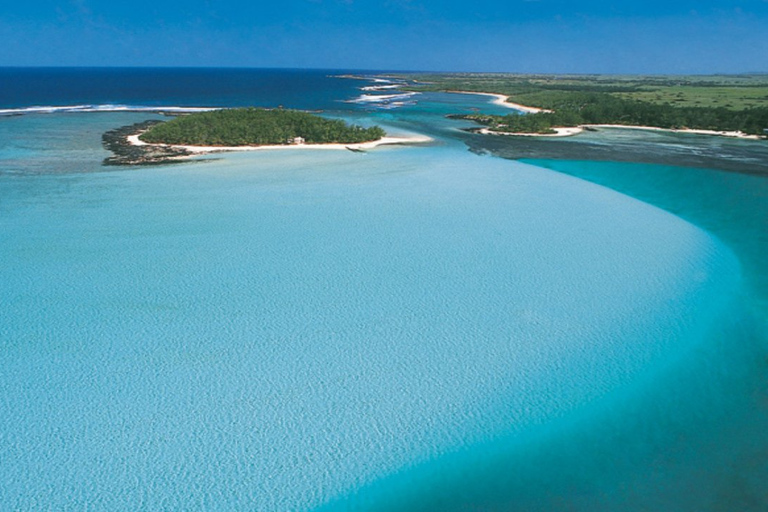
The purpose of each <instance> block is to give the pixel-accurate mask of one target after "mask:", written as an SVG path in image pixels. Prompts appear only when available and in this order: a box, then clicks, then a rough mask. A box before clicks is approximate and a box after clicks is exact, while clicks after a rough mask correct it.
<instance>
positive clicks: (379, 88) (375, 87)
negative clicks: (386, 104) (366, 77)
mask: <svg viewBox="0 0 768 512" xmlns="http://www.w3.org/2000/svg"><path fill="white" fill-rule="evenodd" d="M398 87H401V85H399V84H397V85H395V84H393V85H369V86H368V87H362V88H361V89H360V90H361V91H386V90H390V89H397V88H398Z"/></svg>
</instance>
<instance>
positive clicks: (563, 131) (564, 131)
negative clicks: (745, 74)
mask: <svg viewBox="0 0 768 512" xmlns="http://www.w3.org/2000/svg"><path fill="white" fill-rule="evenodd" d="M444 92H447V93H451V94H478V95H481V96H491V97H493V98H495V99H494V100H493V102H492V103H493V104H495V105H500V106H503V107H508V108H511V109H514V110H518V111H520V112H524V113H526V114H538V113H542V112H544V113H551V112H553V111H552V110H547V109H543V108H538V107H529V106H527V105H521V104H519V103H514V102H511V101H507V100H508V99H509V98H510V97H509V96H506V95H504V94H497V93H492V92H473V91H454V90H450V91H444ZM589 128H622V129H628V130H652V131H661V132H671V133H688V134H692V135H715V136H719V137H729V138H735V139H745V140H762V139H763V138H764V137H761V136H760V135H750V134H747V133H744V132H740V131H727V130H701V129H694V128H660V127H658V126H634V125H625V124H582V125H579V126H561V127H553V128H552V129H553V130H555V131H556V132H557V133H522V132H497V131H493V130H489V129H487V128H482V129H480V130H477V131H476V133H481V134H483V135H513V136H517V137H572V136H574V135H578V134H580V133H582V132H584V131H585V130H588V129H589Z"/></svg>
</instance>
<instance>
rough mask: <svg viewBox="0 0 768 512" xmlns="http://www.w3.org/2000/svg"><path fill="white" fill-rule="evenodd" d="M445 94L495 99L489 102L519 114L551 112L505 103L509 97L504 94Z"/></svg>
mask: <svg viewBox="0 0 768 512" xmlns="http://www.w3.org/2000/svg"><path fill="white" fill-rule="evenodd" d="M445 92H449V93H453V94H477V95H479V96H490V97H492V98H495V99H494V100H493V101H492V102H491V103H493V104H494V105H499V106H502V107H507V108H511V109H514V110H518V111H520V112H525V113H526V114H538V113H539V112H552V111H551V110H546V109H543V108H538V107H529V106H527V105H521V104H519V103H513V102H511V101H507V100H508V99H509V96H505V95H504V94H496V93H492V92H473V91H445Z"/></svg>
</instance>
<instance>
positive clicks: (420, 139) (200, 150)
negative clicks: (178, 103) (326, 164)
mask: <svg viewBox="0 0 768 512" xmlns="http://www.w3.org/2000/svg"><path fill="white" fill-rule="evenodd" d="M140 135H141V133H136V134H133V135H129V136H128V137H126V141H127V142H128V143H129V144H131V145H133V146H153V147H158V148H172V149H177V150H184V151H188V152H189V153H192V154H193V155H189V156H197V155H204V154H209V153H223V152H232V151H262V150H270V149H335V150H339V149H357V150H368V149H374V148H376V147H379V146H387V145H407V144H424V143H427V142H432V140H433V139H432V138H431V137H427V136H426V135H419V134H414V135H412V136H408V137H382V138H381V139H378V140H374V141H370V142H361V143H355V144H276V145H268V146H185V145H176V144H150V143H147V142H144V141H142V140H140V139H139V136H140ZM182 158H183V157H182Z"/></svg>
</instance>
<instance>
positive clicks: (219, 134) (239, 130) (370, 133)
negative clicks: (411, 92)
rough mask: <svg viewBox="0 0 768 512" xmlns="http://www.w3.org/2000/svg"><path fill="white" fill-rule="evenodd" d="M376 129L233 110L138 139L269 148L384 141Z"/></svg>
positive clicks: (286, 113) (181, 120) (164, 126)
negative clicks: (275, 146) (274, 146)
mask: <svg viewBox="0 0 768 512" xmlns="http://www.w3.org/2000/svg"><path fill="white" fill-rule="evenodd" d="M384 135H386V134H385V132H384V130H383V129H382V128H380V127H379V126H373V127H371V128H363V127H361V126H358V125H349V124H347V123H345V122H344V121H342V120H340V119H326V118H323V117H320V116H317V115H314V114H309V113H307V112H301V111H298V110H287V109H282V108H280V109H274V110H267V109H263V108H234V109H225V110H213V111H210V112H200V113H196V114H191V115H187V116H182V117H177V118H176V119H174V120H172V121H168V122H166V123H160V124H156V125H154V126H152V127H151V128H150V129H149V130H147V131H146V132H144V133H142V134H141V135H140V136H139V140H141V141H142V142H145V143H148V144H167V145H173V146H219V147H234V146H273V145H293V144H355V143H362V142H371V141H375V140H378V139H381V138H382V137H384Z"/></svg>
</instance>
